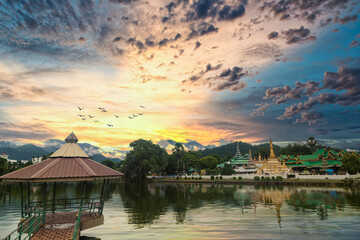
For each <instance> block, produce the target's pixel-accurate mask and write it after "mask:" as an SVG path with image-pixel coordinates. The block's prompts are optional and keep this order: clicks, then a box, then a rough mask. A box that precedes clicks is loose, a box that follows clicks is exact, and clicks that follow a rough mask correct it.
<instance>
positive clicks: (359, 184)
mask: <svg viewBox="0 0 360 240" xmlns="http://www.w3.org/2000/svg"><path fill="white" fill-rule="evenodd" d="M151 182H160V183H206V184H236V185H260V186H267V185H269V186H274V185H275V186H276V185H278V186H326V187H356V188H360V180H359V179H357V180H353V181H351V180H350V181H348V180H329V179H327V180H318V179H314V180H287V179H284V180H283V181H254V180H248V179H246V180H210V179H202V180H193V179H190V180H184V179H180V180H175V179H151Z"/></svg>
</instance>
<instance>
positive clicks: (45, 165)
mask: <svg viewBox="0 0 360 240" xmlns="http://www.w3.org/2000/svg"><path fill="white" fill-rule="evenodd" d="M66 140H67V141H66V143H65V144H64V145H63V146H62V147H61V148H59V149H58V150H57V151H56V152H55V153H54V154H52V155H51V156H50V158H49V159H47V160H44V161H42V162H40V163H36V164H33V165H30V166H28V167H25V168H22V169H20V170H17V171H14V172H11V173H8V174H6V175H4V176H1V177H0V179H2V180H5V181H10V182H28V181H33V182H47V181H52V182H58V181H90V180H95V179H108V178H119V177H121V176H122V175H123V174H122V173H120V172H118V171H115V170H114V169H111V168H109V167H106V166H104V165H102V164H101V163H98V162H96V161H94V160H91V159H90V158H89V156H88V155H87V154H86V153H85V152H84V151H83V150H82V149H81V147H80V146H79V145H78V144H77V141H78V139H77V138H76V136H75V134H74V133H71V134H70V135H69V136H68V137H67V138H66ZM69 141H70V142H69Z"/></svg>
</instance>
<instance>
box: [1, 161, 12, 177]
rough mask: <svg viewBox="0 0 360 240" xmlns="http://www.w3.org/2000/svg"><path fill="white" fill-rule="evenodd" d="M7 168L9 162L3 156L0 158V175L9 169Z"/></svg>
mask: <svg viewBox="0 0 360 240" xmlns="http://www.w3.org/2000/svg"><path fill="white" fill-rule="evenodd" d="M9 168H10V166H9V162H8V161H7V160H6V159H4V158H0V176H1V175H4V174H6V173H8V172H9V170H10V169H9Z"/></svg>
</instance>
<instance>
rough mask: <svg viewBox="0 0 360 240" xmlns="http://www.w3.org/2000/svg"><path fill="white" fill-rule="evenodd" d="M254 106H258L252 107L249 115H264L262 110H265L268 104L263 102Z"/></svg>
mask: <svg viewBox="0 0 360 240" xmlns="http://www.w3.org/2000/svg"><path fill="white" fill-rule="evenodd" d="M255 106H258V108H255V109H253V112H252V113H250V114H249V115H250V116H264V112H265V111H266V110H267V107H269V106H270V104H268V103H266V102H264V103H258V104H255Z"/></svg>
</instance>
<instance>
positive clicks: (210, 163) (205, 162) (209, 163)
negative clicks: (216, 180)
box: [199, 156, 218, 169]
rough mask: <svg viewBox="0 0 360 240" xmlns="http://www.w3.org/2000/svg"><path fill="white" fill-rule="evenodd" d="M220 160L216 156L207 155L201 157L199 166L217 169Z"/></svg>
mask: <svg viewBox="0 0 360 240" xmlns="http://www.w3.org/2000/svg"><path fill="white" fill-rule="evenodd" d="M217 164H218V161H217V159H216V158H215V157H212V156H206V157H202V158H200V159H199V168H200V169H207V168H208V169H215V168H216V165H217Z"/></svg>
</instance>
